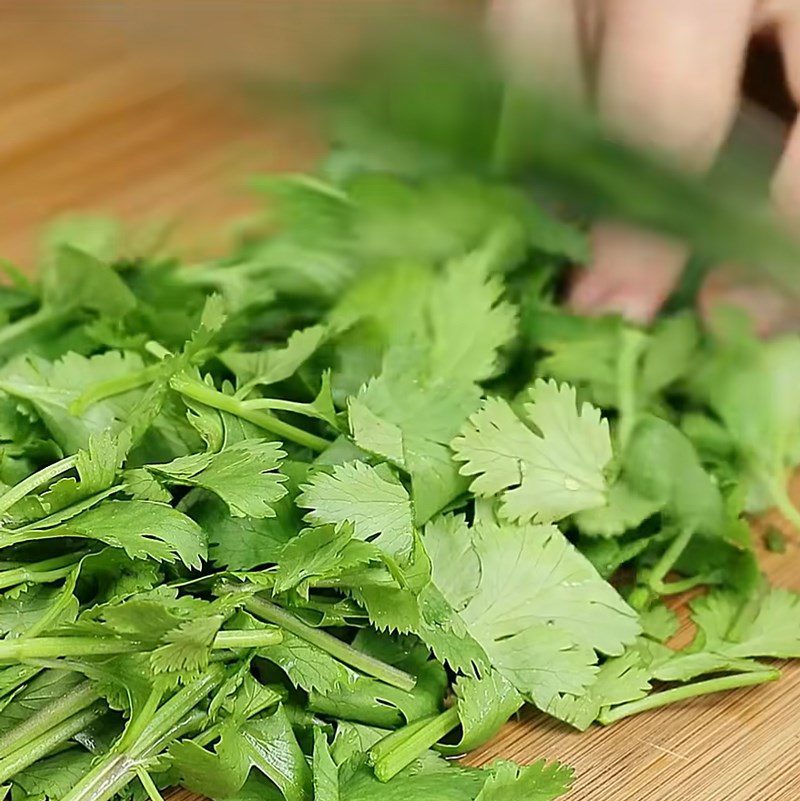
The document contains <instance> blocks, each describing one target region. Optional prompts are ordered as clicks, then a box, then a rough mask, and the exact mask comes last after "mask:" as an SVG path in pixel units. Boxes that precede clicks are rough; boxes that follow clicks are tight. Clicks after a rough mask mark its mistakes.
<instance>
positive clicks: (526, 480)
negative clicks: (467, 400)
mask: <svg viewBox="0 0 800 801" xmlns="http://www.w3.org/2000/svg"><path fill="white" fill-rule="evenodd" d="M530 399H531V402H530V403H526V404H525V406H524V412H525V416H526V418H527V420H528V421H529V423H530V424H531V425H532V426H534V427H535V429H536V430H534V429H533V428H531V427H530V426H529V425H527V424H526V423H525V422H523V420H521V419H520V418H519V417H517V415H516V414H515V413H514V411H513V410H512V408H511V407H510V406H509V405H508V404H507V403H506V402H505V401H503V400H501V399H500V398H489V399H488V400H486V401H484V404H483V407H482V408H481V410H480V411H479V412H477V413H476V414H474V415H473V416H472V417H471V418H470V420H469V423H468V424H467V426H466V427H465V428H464V430H463V432H462V434H461V435H460V436H458V437H457V438H456V439H455V440H454V441H453V450H454V451H455V458H456V459H457V460H458V461H461V462H465V464H464V465H463V467H462V468H461V473H462V474H463V475H466V476H477V478H475V479H474V480H473V482H472V484H471V485H470V489H471V491H472V492H474V493H476V494H477V495H480V496H483V497H489V496H492V495H497V494H501V496H502V505H501V507H500V508H501V513H502V514H503V516H504V517H506V518H507V519H509V520H519V521H522V522H528V521H537V522H545V523H549V522H553V521H555V520H560V519H562V518H563V517H566V516H567V515H570V514H574V513H575V512H580V511H581V510H584V509H591V508H594V507H597V506H602V505H603V504H604V502H605V492H606V481H605V476H604V472H603V471H604V469H605V467H606V466H607V465H608V462H609V461H610V459H611V440H610V438H609V433H608V423H607V422H606V421H605V420H602V419H601V417H600V412H599V411H597V410H596V409H594V408H593V407H592V406H590V405H589V404H583V406H582V407H581V408H580V409H578V408H576V397H575V390H574V389H571V388H570V387H568V386H566V385H562V386H560V387H559V386H558V385H557V384H556V383H555V382H544V381H537V382H536V384H535V385H534V386H533V388H532V389H531V391H530Z"/></svg>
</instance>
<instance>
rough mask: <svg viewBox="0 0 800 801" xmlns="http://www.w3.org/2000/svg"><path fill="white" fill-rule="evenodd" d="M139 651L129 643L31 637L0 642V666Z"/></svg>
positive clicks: (89, 638)
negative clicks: (4, 663)
mask: <svg viewBox="0 0 800 801" xmlns="http://www.w3.org/2000/svg"><path fill="white" fill-rule="evenodd" d="M141 650H142V644H141V643H137V642H132V641H130V640H121V639H119V640H118V639H113V638H111V637H109V638H108V639H101V638H98V637H31V638H30V639H23V638H17V639H13V640H0V662H21V661H23V660H26V659H52V658H58V657H63V656H113V655H115V654H132V653H135V652H137V651H141Z"/></svg>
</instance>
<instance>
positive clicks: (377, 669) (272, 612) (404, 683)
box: [0, 596, 417, 692]
mask: <svg viewBox="0 0 800 801" xmlns="http://www.w3.org/2000/svg"><path fill="white" fill-rule="evenodd" d="M245 609H247V611H248V612H250V613H251V614H253V615H255V616H256V617H257V618H260V619H261V620H266V621H267V622H268V623H274V624H275V625H277V626H280V627H281V628H283V629H286V631H288V632H290V633H291V634H294V635H295V636H297V637H300V638H301V639H303V640H305V641H306V642H309V643H311V644H312V645H316V646H317V647H318V648H321V649H322V650H323V651H326V652H327V653H329V654H330V655H331V656H333V657H335V658H336V659H338V660H339V661H340V662H344V664H345V665H350V667H354V668H355V669H356V670H359V671H361V673H364V674H366V675H367V676H372V677H373V678H376V679H380V681H382V682H385V683H386V684H390V685H391V686H392V687H397V688H398V689H400V690H406V691H407V692H411V690H413V689H414V687H415V686H416V684H417V680H416V679H415V678H414V677H413V676H412V675H411V674H409V673H406V672H405V671H404V670H399V669H398V668H396V667H394V666H392V665H387V664H386V663H385V662H381V661H380V660H379V659H375V658H374V657H372V656H369V655H368V654H365V653H364V652H363V651H359V650H357V649H356V648H353V647H352V646H351V645H348V644H347V643H345V642H342V641H341V640H340V639H337V638H336V637H334V636H333V635H331V634H328V633H327V632H326V631H322V630H321V629H315V628H313V627H312V626H308V625H306V624H305V623H303V621H302V620H299V619H298V618H296V617H295V616H294V615H292V614H291V613H289V612H287V611H286V610H285V609H281V607H279V606H276V605H275V604H273V603H270V602H269V601H267V600H265V599H263V598H259V597H256V596H253V597H251V598H248V599H247V601H246V603H245ZM0 645H2V643H0Z"/></svg>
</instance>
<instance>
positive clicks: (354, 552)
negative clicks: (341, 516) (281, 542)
mask: <svg viewBox="0 0 800 801" xmlns="http://www.w3.org/2000/svg"><path fill="white" fill-rule="evenodd" d="M383 559H384V556H383V553H382V552H381V551H380V550H379V549H378V548H377V547H376V546H375V545H373V544H372V543H368V542H363V541H361V540H358V539H354V538H353V530H352V527H351V526H349V525H346V524H343V525H341V526H339V528H336V527H335V526H333V525H324V526H319V527H317V528H310V529H305V530H304V531H301V532H300V534H298V535H297V536H296V537H294V538H293V539H291V540H290V541H289V542H287V543H286V545H285V546H284V548H283V550H282V551H281V553H280V555H279V556H278V558H277V560H276V561H277V562H278V571H277V573H276V575H275V587H274V591H275V592H276V593H279V592H286V591H287V590H290V589H292V588H299V590H300V592H301V593H302V594H304V595H306V596H307V594H308V586H309V585H312V586H313V585H314V584H315V583H317V582H319V581H322V580H331V579H335V578H338V577H339V576H340V575H341V574H342V573H347V572H348V571H350V570H353V569H355V568H358V567H363V566H365V565H368V564H370V563H379V562H382V561H383Z"/></svg>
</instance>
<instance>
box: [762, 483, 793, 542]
mask: <svg viewBox="0 0 800 801" xmlns="http://www.w3.org/2000/svg"><path fill="white" fill-rule="evenodd" d="M769 488H770V495H771V496H772V501H773V503H774V504H775V508H776V509H777V510H778V511H779V512H780V513H781V514H782V515H783V516H784V517H785V518H786V520H787V521H788V522H789V523H791V525H792V528H793V529H794V530H795V531H800V511H798V509H797V507H796V506H795V505H794V503H793V502H792V499H791V498H790V497H789V490H788V488H787V486H786V484H785V483H781V482H779V481H771V482H769Z"/></svg>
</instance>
